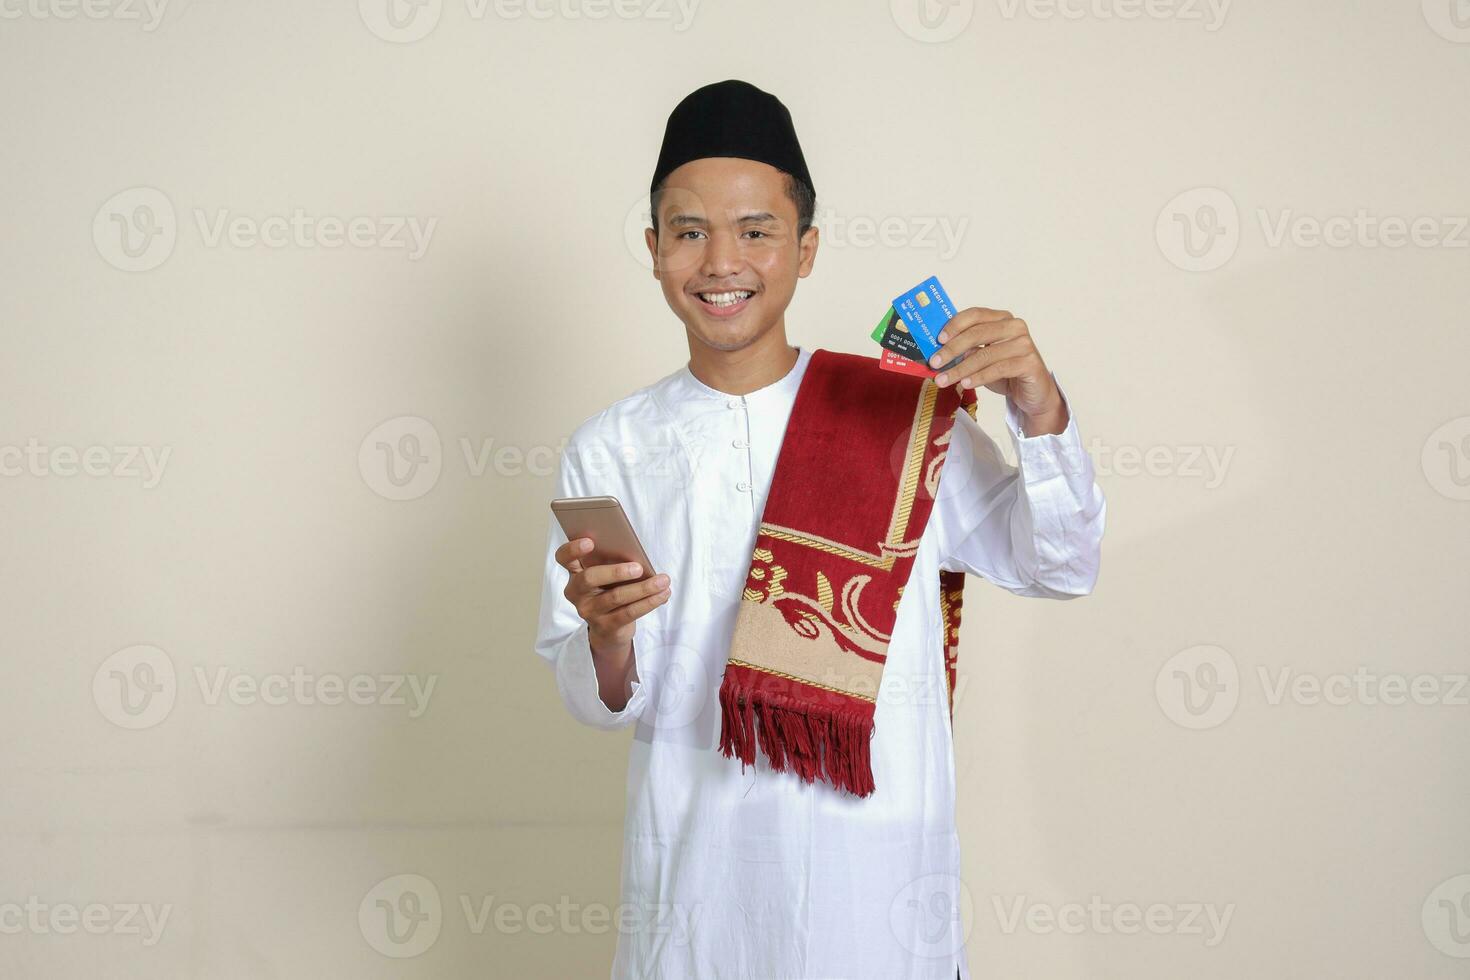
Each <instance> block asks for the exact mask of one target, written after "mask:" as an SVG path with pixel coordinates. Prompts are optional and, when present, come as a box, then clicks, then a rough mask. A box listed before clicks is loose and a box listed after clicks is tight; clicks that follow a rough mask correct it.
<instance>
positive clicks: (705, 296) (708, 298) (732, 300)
mask: <svg viewBox="0 0 1470 980" xmlns="http://www.w3.org/2000/svg"><path fill="white" fill-rule="evenodd" d="M751 295H752V294H751V292H750V291H749V290H737V291H735V292H732V293H700V294H699V298H700V299H702V300H704V301H705V302H706V303H708V304H710V305H711V306H734V305H735V304H736V303H739V302H740V301H741V300H743V299H746V298H748V297H749V296H751Z"/></svg>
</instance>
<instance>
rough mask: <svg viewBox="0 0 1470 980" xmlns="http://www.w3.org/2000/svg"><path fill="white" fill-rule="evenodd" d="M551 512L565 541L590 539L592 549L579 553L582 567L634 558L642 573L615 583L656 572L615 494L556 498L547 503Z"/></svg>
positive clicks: (641, 578)
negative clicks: (565, 534)
mask: <svg viewBox="0 0 1470 980" xmlns="http://www.w3.org/2000/svg"><path fill="white" fill-rule="evenodd" d="M551 512H552V513H553V514H555V515H556V519H557V522H558V523H560V524H561V529H562V530H563V531H565V532H566V533H567V540H568V541H572V540H575V539H576V538H591V539H592V551H591V552H589V553H588V554H585V555H583V556H582V567H583V568H590V567H591V566H593V565H614V564H617V563H619V562H625V561H636V562H637V563H638V564H639V566H640V567H642V569H643V574H642V575H640V576H638V577H637V578H635V579H628V580H627V581H624V582H619V583H618V584H619V585H627V584H628V583H629V582H642V581H643V580H644V579H649V578H652V577H653V576H654V575H655V574H656V573H655V572H654V570H653V563H652V562H650V561H649V560H648V553H647V552H645V551H644V550H643V545H642V543H640V542H639V540H638V535H637V534H634V533H633V525H632V523H631V522H629V520H628V515H627V514H626V513H624V512H623V505H622V504H620V503H619V502H618V498H617V497H558V498H557V499H555V500H553V501H552V502H551Z"/></svg>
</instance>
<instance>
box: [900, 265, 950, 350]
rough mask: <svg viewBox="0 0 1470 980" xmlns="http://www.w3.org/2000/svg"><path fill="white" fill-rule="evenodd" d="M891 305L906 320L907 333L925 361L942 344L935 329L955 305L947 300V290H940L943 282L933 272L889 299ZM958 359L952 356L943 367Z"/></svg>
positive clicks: (946, 319)
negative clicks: (905, 290) (940, 283)
mask: <svg viewBox="0 0 1470 980" xmlns="http://www.w3.org/2000/svg"><path fill="white" fill-rule="evenodd" d="M893 308H894V309H895V310H897V311H898V315H899V316H901V317H903V319H904V322H905V323H907V324H908V328H909V334H910V335H911V336H912V337H913V338H914V342H915V343H917V344H918V345H919V350H920V351H922V352H923V354H924V361H925V362H926V363H927V362H928V360H929V358H931V357H933V356H934V354H935V352H936V351H938V350H939V348H940V347H942V346H944V345H943V344H941V343H940V342H939V331H940V330H942V329H943V328H944V325H945V324H946V323H948V322H949V321H950V318H951V317H953V316H954V315H955V306H954V303H952V302H950V299H949V294H948V293H946V292H945V291H944V287H943V286H941V285H939V279H938V278H937V277H936V276H930V277H929V278H928V279H925V280H924V281H923V282H921V283H919V284H918V285H917V286H915V287H914V288H913V289H910V290H909V291H908V292H906V293H902V294H900V295H899V296H898V297H896V298H895V299H894V301H893ZM958 360H959V358H955V359H954V361H950V362H949V364H946V365H945V367H946V368H947V367H949V366H950V365H952V364H954V363H955V361H958Z"/></svg>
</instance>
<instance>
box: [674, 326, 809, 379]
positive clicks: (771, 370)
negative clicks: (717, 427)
mask: <svg viewBox="0 0 1470 980" xmlns="http://www.w3.org/2000/svg"><path fill="white" fill-rule="evenodd" d="M800 356H801V353H800V351H798V350H797V349H796V348H795V347H792V346H791V345H790V344H788V343H787V342H786V329H785V326H784V325H781V326H777V327H776V328H775V329H773V330H770V331H768V332H767V333H766V335H765V336H764V337H762V338H761V339H760V340H758V341H756V342H755V343H754V344H751V345H750V346H749V347H742V348H741V349H740V350H730V351H724V350H715V349H714V348H712V347H707V346H705V345H704V344H701V343H697V342H695V341H694V340H693V339H691V340H690V342H689V372H690V373H691V374H693V375H694V376H695V377H696V378H698V379H699V381H700V383H701V384H705V385H708V386H709V387H711V388H713V389H715V390H716V391H723V392H724V393H725V394H727V395H746V394H749V393H750V392H752V391H756V390H757V389H760V388H764V387H765V386H766V385H769V384H775V383H776V382H777V381H780V380H781V379H782V378H784V377H786V375H787V374H789V373H790V372H791V369H792V368H794V367H796V361H797V358H799V357H800Z"/></svg>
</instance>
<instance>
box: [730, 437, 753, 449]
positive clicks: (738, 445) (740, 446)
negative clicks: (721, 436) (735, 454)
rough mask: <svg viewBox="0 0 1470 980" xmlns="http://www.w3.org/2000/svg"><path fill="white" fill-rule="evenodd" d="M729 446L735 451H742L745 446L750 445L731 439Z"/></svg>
mask: <svg viewBox="0 0 1470 980" xmlns="http://www.w3.org/2000/svg"><path fill="white" fill-rule="evenodd" d="M730 445H732V446H734V447H735V448H736V449H744V448H745V447H746V446H748V445H750V443H748V442H746V441H745V440H744V439H733V440H731V441H730Z"/></svg>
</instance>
